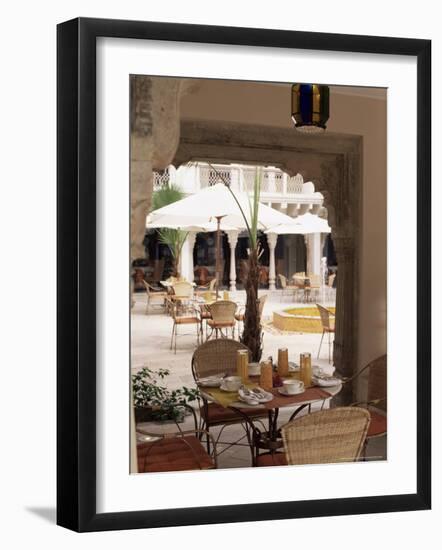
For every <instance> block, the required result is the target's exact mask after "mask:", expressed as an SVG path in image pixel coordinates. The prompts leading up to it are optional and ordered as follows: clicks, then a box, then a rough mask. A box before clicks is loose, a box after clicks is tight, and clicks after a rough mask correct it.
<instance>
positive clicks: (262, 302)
mask: <svg viewBox="0 0 442 550" xmlns="http://www.w3.org/2000/svg"><path fill="white" fill-rule="evenodd" d="M266 300H267V294H264V295H263V296H261V298H258V313H259V318H260V319H261V318H262V312H263V311H264V306H265V304H266Z"/></svg>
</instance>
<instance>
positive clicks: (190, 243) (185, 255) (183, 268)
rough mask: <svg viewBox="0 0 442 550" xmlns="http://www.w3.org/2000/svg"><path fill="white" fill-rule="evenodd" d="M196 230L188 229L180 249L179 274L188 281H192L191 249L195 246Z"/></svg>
mask: <svg viewBox="0 0 442 550" xmlns="http://www.w3.org/2000/svg"><path fill="white" fill-rule="evenodd" d="M195 239H196V232H195V231H189V233H188V235H187V238H186V240H185V241H184V244H183V248H182V250H181V260H180V274H181V276H182V277H185V278H186V279H187V280H188V281H189V282H190V283H192V282H193V279H194V274H193V249H194V247H195Z"/></svg>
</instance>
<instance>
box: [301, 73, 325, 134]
mask: <svg viewBox="0 0 442 550" xmlns="http://www.w3.org/2000/svg"><path fill="white" fill-rule="evenodd" d="M329 103H330V91H329V88H328V86H321V85H320V84H293V86H292V120H293V122H294V124H295V128H296V129H297V130H299V131H300V132H304V133H308V134H316V133H319V132H323V131H324V130H325V128H326V122H327V120H328V117H329Z"/></svg>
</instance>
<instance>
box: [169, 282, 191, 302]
mask: <svg viewBox="0 0 442 550" xmlns="http://www.w3.org/2000/svg"><path fill="white" fill-rule="evenodd" d="M172 288H173V292H174V295H175V299H176V300H189V299H191V298H193V285H192V284H191V283H189V282H188V281H178V282H176V283H174V284H173V285H172Z"/></svg>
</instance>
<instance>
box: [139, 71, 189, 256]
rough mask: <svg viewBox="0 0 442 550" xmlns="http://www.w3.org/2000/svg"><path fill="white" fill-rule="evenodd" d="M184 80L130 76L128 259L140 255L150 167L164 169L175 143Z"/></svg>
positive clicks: (147, 199) (177, 138) (142, 254)
mask: <svg viewBox="0 0 442 550" xmlns="http://www.w3.org/2000/svg"><path fill="white" fill-rule="evenodd" d="M185 86H186V84H184V81H180V80H178V79H173V78H153V77H148V76H132V77H131V79H130V94H131V105H130V108H131V113H130V186H131V226H130V231H131V235H130V240H131V259H132V260H133V259H135V258H139V257H144V247H143V239H144V234H145V231H146V216H147V214H148V212H149V210H150V205H151V197H152V180H153V175H152V170H164V169H165V168H166V167H167V166H168V165H169V164H170V162H171V161H172V159H173V156H174V155H175V152H176V149H177V147H178V143H179V130H180V117H179V104H180V102H179V97H180V94H181V91H182V89H183V87H185Z"/></svg>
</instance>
